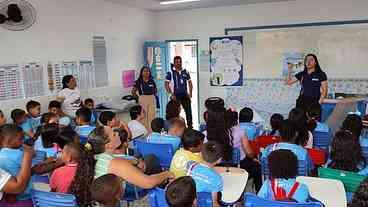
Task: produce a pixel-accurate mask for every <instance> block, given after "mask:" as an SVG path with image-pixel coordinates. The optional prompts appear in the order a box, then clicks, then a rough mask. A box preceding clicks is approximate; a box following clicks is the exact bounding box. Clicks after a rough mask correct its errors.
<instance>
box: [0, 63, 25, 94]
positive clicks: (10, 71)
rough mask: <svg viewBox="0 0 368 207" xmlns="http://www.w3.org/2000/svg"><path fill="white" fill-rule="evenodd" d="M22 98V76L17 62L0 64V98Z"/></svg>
mask: <svg viewBox="0 0 368 207" xmlns="http://www.w3.org/2000/svg"><path fill="white" fill-rule="evenodd" d="M18 98H24V88H23V78H22V73H21V68H20V66H19V65H18V64H12V65H0V100H9V99H18Z"/></svg>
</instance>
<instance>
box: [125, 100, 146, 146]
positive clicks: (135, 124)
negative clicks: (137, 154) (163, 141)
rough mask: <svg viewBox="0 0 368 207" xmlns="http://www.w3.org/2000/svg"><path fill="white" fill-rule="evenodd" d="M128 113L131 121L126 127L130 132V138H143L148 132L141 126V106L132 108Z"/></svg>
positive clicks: (142, 113)
mask: <svg viewBox="0 0 368 207" xmlns="http://www.w3.org/2000/svg"><path fill="white" fill-rule="evenodd" d="M129 113H130V118H131V121H130V122H128V127H129V129H130V131H131V132H132V138H133V139H135V138H137V137H141V136H143V137H145V136H146V135H147V133H148V132H147V129H146V127H145V126H144V125H143V124H142V120H144V110H143V108H142V106H140V105H136V106H132V107H131V108H130V110H129Z"/></svg>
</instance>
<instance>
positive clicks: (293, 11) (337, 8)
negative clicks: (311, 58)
mask: <svg viewBox="0 0 368 207" xmlns="http://www.w3.org/2000/svg"><path fill="white" fill-rule="evenodd" d="M367 9H368V1H367V0H350V1H346V0H309V1H305V0H296V1H287V2H280V3H264V4H251V5H242V6H233V7H217V8H205V9H196V10H186V11H175V12H172V11H170V12H161V13H159V14H158V28H157V31H159V32H158V33H157V35H158V36H157V37H158V38H159V39H162V40H166V39H170V40H172V39H193V38H194V39H199V45H200V50H208V44H209V43H208V42H209V37H212V36H222V35H224V29H225V28H229V27H247V26H262V25H274V24H292V23H305V22H319V21H339V20H352V19H367V18H368V16H367ZM248 72H251V71H248ZM199 88H200V91H199V93H200V100H201V101H200V105H201V106H202V105H203V101H204V100H205V99H206V98H207V97H209V96H222V97H225V91H226V90H225V89H224V88H223V87H222V88H219V87H210V86H209V74H208V72H200V87H199Z"/></svg>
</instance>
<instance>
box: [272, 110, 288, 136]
mask: <svg viewBox="0 0 368 207" xmlns="http://www.w3.org/2000/svg"><path fill="white" fill-rule="evenodd" d="M282 121H284V117H283V116H282V115H281V114H272V116H271V118H270V125H271V132H270V133H269V134H268V135H270V136H278V137H279V136H280V128H281V124H282Z"/></svg>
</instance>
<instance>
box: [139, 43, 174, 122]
mask: <svg viewBox="0 0 368 207" xmlns="http://www.w3.org/2000/svg"><path fill="white" fill-rule="evenodd" d="M143 51H144V64H145V65H147V66H148V67H149V68H150V69H151V72H152V76H153V77H154V79H155V82H156V84H157V91H158V93H157V95H158V101H159V105H160V108H159V109H158V113H157V114H158V115H159V117H161V118H164V119H165V108H166V104H167V102H168V95H167V93H166V89H165V76H166V73H167V71H168V70H169V67H168V66H169V55H168V54H169V51H168V44H167V43H166V42H146V43H145V44H144V48H143Z"/></svg>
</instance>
